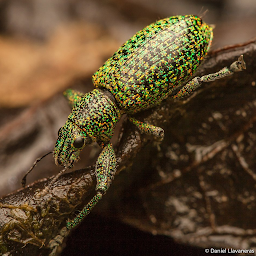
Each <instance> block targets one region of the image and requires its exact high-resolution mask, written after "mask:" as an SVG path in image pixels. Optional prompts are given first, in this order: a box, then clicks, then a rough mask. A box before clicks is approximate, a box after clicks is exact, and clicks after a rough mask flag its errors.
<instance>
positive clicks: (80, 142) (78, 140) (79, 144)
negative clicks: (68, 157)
mask: <svg viewBox="0 0 256 256" xmlns="http://www.w3.org/2000/svg"><path fill="white" fill-rule="evenodd" d="M83 145H84V138H83V137H77V138H75V140H74V143H73V146H74V147H75V148H81V147H82V146H83Z"/></svg>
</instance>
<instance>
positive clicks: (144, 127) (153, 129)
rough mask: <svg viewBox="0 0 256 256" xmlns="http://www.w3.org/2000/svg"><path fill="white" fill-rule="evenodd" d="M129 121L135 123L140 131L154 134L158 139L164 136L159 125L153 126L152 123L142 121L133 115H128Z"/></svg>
mask: <svg viewBox="0 0 256 256" xmlns="http://www.w3.org/2000/svg"><path fill="white" fill-rule="evenodd" d="M129 121H130V122H131V123H133V124H134V125H136V126H137V127H138V129H139V130H140V132H141V133H146V134H150V135H154V136H155V137H157V138H158V140H159V141H162V140H163V138H164V130H163V129H162V128H161V127H157V126H154V125H152V124H147V123H143V122H141V121H139V120H137V119H135V118H133V117H129Z"/></svg>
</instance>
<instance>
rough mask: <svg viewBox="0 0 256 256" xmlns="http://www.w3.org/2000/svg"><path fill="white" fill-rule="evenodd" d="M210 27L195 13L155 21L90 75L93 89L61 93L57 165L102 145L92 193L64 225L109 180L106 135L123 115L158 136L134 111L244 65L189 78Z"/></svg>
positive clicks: (112, 163) (112, 167)
mask: <svg viewBox="0 0 256 256" xmlns="http://www.w3.org/2000/svg"><path fill="white" fill-rule="evenodd" d="M212 30H213V29H212V27H211V26H209V25H207V24H206V23H204V22H203V21H202V20H201V18H199V17H197V16H194V15H186V16H174V17H170V18H166V19H162V20H159V21H157V22H155V23H153V24H151V25H149V26H147V27H146V28H144V29H143V30H141V31H139V32H138V33H137V34H135V35H134V36H133V37H132V38H131V39H130V40H128V41H127V42H126V43H125V44H124V45H122V46H121V47H120V48H119V49H118V51H117V52H116V53H114V55H113V56H112V57H111V58H110V59H108V60H107V61H106V62H105V64H104V65H103V66H102V67H101V68H100V69H99V70H98V71H97V72H96V73H95V74H94V75H93V83H94V85H95V87H96V89H94V90H93V91H91V92H89V93H86V94H82V93H80V92H76V91H73V90H67V91H66V92H65V93H64V95H65V96H66V97H67V99H68V100H69V103H70V105H71V107H72V112H71V114H70V115H69V117H68V120H67V122H66V124H65V125H64V126H63V127H61V128H60V130H59V133H58V139H57V142H56V145H55V149H54V158H55V162H56V164H57V165H61V166H64V168H65V169H64V170H66V169H68V168H71V167H72V166H73V164H74V163H75V162H76V161H77V160H78V159H79V154H80V152H81V150H82V149H83V148H84V147H85V146H86V145H88V144H90V143H92V142H97V143H98V144H99V145H100V146H101V147H102V149H103V150H102V152H101V153H100V155H99V157H98V160H97V163H96V169H95V171H96V177H97V186H96V193H95V196H94V197H93V198H92V199H91V201H90V202H89V203H88V204H87V205H86V206H85V207H84V209H83V210H82V211H81V212H80V213H79V215H78V216H77V217H76V218H75V219H74V220H72V221H71V222H68V224H67V227H68V229H71V228H73V227H75V226H76V225H77V224H78V223H80V222H81V220H82V219H83V218H84V217H85V216H86V215H87V214H89V213H90V211H91V209H92V208H93V207H94V206H95V205H96V204H97V202H98V201H99V200H100V199H101V198H102V196H103V195H104V194H105V193H106V191H107V189H108V188H109V187H110V185H111V182H112V180H113V178H114V176H115V172H116V157H115V152H114V148H113V146H112V144H111V143H110V139H111V137H112V135H113V131H114V128H115V126H116V123H117V122H118V121H119V120H120V118H121V116H122V115H123V114H127V116H128V119H129V120H130V121H131V122H132V123H133V124H135V125H136V126H137V127H138V129H139V130H140V132H141V133H147V134H152V135H154V136H155V137H157V138H158V140H159V141H161V140H162V139H163V137H164V130H163V129H162V128H160V127H156V126H153V125H150V124H146V123H142V122H140V121H139V120H136V119H135V118H133V117H132V116H133V114H135V113H137V112H140V111H142V110H144V109H148V108H151V107H154V106H156V105H158V104H160V103H161V101H162V100H164V99H165V98H167V97H168V96H170V97H172V98H173V99H177V100H179V99H182V98H183V97H185V96H187V95H189V94H191V93H192V92H193V91H194V90H195V89H196V88H197V87H199V86H200V85H201V84H202V82H209V81H214V80H216V79H219V78H222V77H225V76H229V75H232V74H233V73H234V72H236V71H241V70H242V69H245V63H244V61H243V56H240V57H239V59H238V61H236V62H234V63H232V64H231V66H230V67H229V68H227V67H226V68H224V69H222V70H220V71H219V72H217V73H214V74H210V75H205V76H203V77H195V78H193V79H192V80H191V78H192V76H193V74H194V72H195V71H196V70H197V68H198V66H199V65H200V64H201V62H202V61H203V59H204V57H205V56H206V54H207V52H208V50H209V48H210V45H211V42H212V38H213V31H212ZM189 80H191V81H190V82H188V83H187V81H189ZM54 180H55V179H54Z"/></svg>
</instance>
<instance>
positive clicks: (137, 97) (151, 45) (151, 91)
mask: <svg viewBox="0 0 256 256" xmlns="http://www.w3.org/2000/svg"><path fill="white" fill-rule="evenodd" d="M212 38H213V32H212V28H211V27H210V26H208V25H207V24H206V23H203V22H202V20H201V19H200V18H198V17H196V16H193V15H187V16H175V17H170V18H166V19H163V20H160V21H157V22H156V23H153V24H151V25H149V26H148V27H146V28H144V29H143V30H141V31H139V32H138V33H137V34H136V35H134V36H133V37H132V38H131V39H130V40H128V41H127V42H126V43H125V44H124V45H123V46H121V47H120V48H119V50H118V51H117V52H116V53H115V54H114V55H113V56H112V57H111V58H110V59H109V60H107V61H106V62H105V64H104V65H103V66H102V67H101V68H100V69H99V70H98V71H97V72H96V73H95V74H94V75H93V82H94V85H95V87H96V88H106V89H107V90H108V91H110V92H111V93H112V94H113V95H114V97H115V99H116V102H117V105H118V106H119V108H120V109H122V110H124V111H125V112H126V113H128V114H134V113H136V112H139V111H141V110H143V109H147V108H150V107H152V106H154V105H156V104H158V103H159V102H161V101H162V100H163V99H165V98H166V97H167V96H168V95H169V94H170V93H172V91H173V90H175V89H177V87H179V86H181V85H182V84H183V83H184V82H185V81H187V80H188V79H189V78H190V77H191V76H192V75H193V73H194V72H195V70H196V69H197V67H198V66H199V65H200V63H201V62H202V60H203V58H204V56H205V55H206V53H207V51H208V50H209V47H210V45H211V42H212Z"/></svg>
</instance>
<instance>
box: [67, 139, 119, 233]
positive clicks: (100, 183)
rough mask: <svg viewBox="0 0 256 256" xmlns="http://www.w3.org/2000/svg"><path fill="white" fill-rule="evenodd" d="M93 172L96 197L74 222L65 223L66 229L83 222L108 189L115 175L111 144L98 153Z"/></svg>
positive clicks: (114, 160) (113, 152) (114, 157)
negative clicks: (95, 179)
mask: <svg viewBox="0 0 256 256" xmlns="http://www.w3.org/2000/svg"><path fill="white" fill-rule="evenodd" d="M95 171H96V178H97V186H96V195H95V196H94V197H93V198H92V199H91V200H90V202H89V203H88V204H87V205H86V206H85V207H84V208H83V210H82V211H81V212H80V213H79V214H78V215H77V216H76V217H75V219H74V220H72V221H70V222H68V223H67V228H68V229H71V228H74V227H75V226H77V225H78V224H79V223H80V222H81V221H82V220H83V218H84V217H85V216H86V215H88V214H89V213H90V211H91V210H92V208H93V207H94V206H95V205H96V204H97V203H98V202H99V200H100V199H101V198H102V196H103V195H104V194H105V193H106V191H107V190H108V188H109V187H110V185H111V182H112V180H113V179H114V176H115V173H116V155H115V151H114V148H113V146H112V144H111V143H109V144H107V145H106V146H105V147H104V149H103V150H102V152H101V153H100V155H99V157H98V160H97V163H96V168H95Z"/></svg>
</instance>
